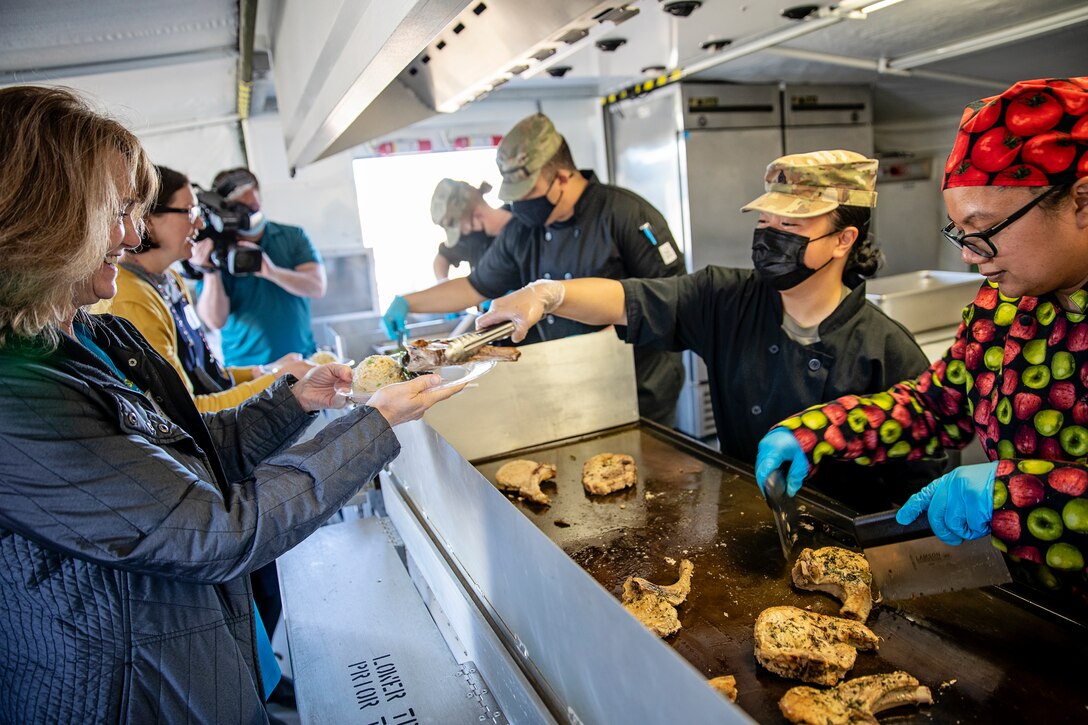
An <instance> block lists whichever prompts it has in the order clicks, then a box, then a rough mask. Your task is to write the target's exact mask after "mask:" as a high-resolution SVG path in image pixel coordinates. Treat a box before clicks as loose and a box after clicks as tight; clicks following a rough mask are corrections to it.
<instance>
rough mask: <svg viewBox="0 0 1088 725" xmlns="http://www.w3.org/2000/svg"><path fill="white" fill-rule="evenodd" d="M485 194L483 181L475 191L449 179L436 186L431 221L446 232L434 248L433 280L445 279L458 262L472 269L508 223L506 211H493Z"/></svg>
mask: <svg viewBox="0 0 1088 725" xmlns="http://www.w3.org/2000/svg"><path fill="white" fill-rule="evenodd" d="M489 191H491V184H489V183H487V182H486V181H485V182H483V183H482V184H480V188H478V189H477V188H476V187H474V186H472V185H471V184H468V183H466V182H464V181H455V180H453V179H442V181H440V182H438V186H436V187H435V190H434V194H433V195H432V196H431V220H432V221H433V222H434V223H435V224H437V225H438V226H440V227H442V228H443V229H444V230H445V231H446V241H445V243H443V244H440V245H438V253H437V254H436V255H435V257H434V261H433V262H432V265H431V266H432V268H433V269H434V276H435V279H437V280H439V281H442V280H445V279H447V278H448V277H449V274H450V269H451V268H452V267H456V266H458V265H460V264H461V263H462V262H468V264H469V266H470V267H475V266H476V263H477V262H478V261H479V260H480V258H481V257H483V256H484V253H486V252H487V250H488V249H490V248H491V243H492V242H493V241H495V237H496V236H498V234H499V232H501V231H502V228H503V227H504V226H506V222H508V221H510V210H509V209H507V208H505V207H504V208H501V209H496V208H494V207H492V206H491V205H490V204H488V203H487V202H486V201H484V194H486V193H487V192H489Z"/></svg>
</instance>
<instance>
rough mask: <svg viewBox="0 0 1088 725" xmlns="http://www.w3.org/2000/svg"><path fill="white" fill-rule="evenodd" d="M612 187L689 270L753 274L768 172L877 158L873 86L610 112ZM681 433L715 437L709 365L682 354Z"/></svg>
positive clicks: (721, 97)
mask: <svg viewBox="0 0 1088 725" xmlns="http://www.w3.org/2000/svg"><path fill="white" fill-rule="evenodd" d="M606 130H607V136H608V152H609V164H610V167H611V168H610V171H611V178H612V179H613V180H614V183H616V184H618V185H619V186H623V187H626V188H628V189H631V190H632V191H635V192H637V193H638V194H640V195H641V196H643V197H645V198H646V199H647V200H648V201H649V202H650V203H652V204H653V205H654V206H656V207H657V208H658V209H659V210H661V213H662V214H664V215H665V219H666V221H668V223H669V227H670V228H671V230H672V233H673V235H674V236H675V237H676V240H677V242H678V243H679V244H680V245H681V247H682V248H683V250H684V253H685V255H686V257H687V265H688V271H694V270H697V269H702V268H703V267H705V266H707V265H708V264H716V265H722V266H729V267H751V266H752V259H751V243H752V229H753V227H754V226H755V222H754V219H753V218H752V217H751V215H744V214H742V213H741V212H740V207H741V206H742V205H743V204H745V203H747V202H748V201H750V200H752V199H754V198H755V197H757V196H759V195H760V194H761V193H763V174H764V171H765V169H766V168H767V164H768V163H770V162H771V161H772V160H773V159H775V158H777V157H779V156H782V155H784V154H787V153H799V152H804V151H815V150H818V149H834V148H845V149H850V150H852V151H857V152H859V153H864V154H867V155H870V154H872V151H873V132H872V90H871V89H870V88H869V87H868V86H802V85H786V84H781V85H752V86H749V85H733V84H728V83H677V84H673V85H669V86H665V87H662V88H659V89H657V90H654V91H652V92H650V93H647V94H645V95H642V96H639V97H635V98H630V99H626V100H623V101H620V102H617V103H613V104H611V105H609V106H608V113H607V114H606ZM685 367H686V368H687V380H686V381H685V385H684V389H683V391H682V392H681V397H680V406H679V410H678V421H677V427H678V428H679V429H680V430H681V431H683V432H684V433H687V434H688V435H691V436H695V437H697V438H706V437H709V436H713V435H714V434H715V427H714V418H713V413H712V411H711V406H710V396H709V386H708V385H707V371H706V366H705V365H704V364H703V362H702V360H700V359H699V358H698V357H696V356H695V355H693V354H691V353H687V354H686V355H685Z"/></svg>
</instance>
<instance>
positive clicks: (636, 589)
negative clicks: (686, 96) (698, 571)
mask: <svg viewBox="0 0 1088 725" xmlns="http://www.w3.org/2000/svg"><path fill="white" fill-rule="evenodd" d="M694 571H695V565H694V564H692V563H691V562H690V561H689V560H687V559H681V560H680V579H679V580H678V581H677V582H676V583H675V584H669V585H667V586H665V585H662V584H654V583H653V582H648V581H646V580H645V579H643V578H642V577H638V576H632V577H627V581H625V582H624V583H623V596H622V597H621V598H620V601H621V602H623V606H624V607H625V608H626V609H627V611H628V612H630V613H631V614H633V615H634V616H635V619H637V620H638V621H640V622H642V623H643V624H644V625H646V627H647V628H649V629H650V631H651V632H653V633H654V634H656V635H657V636H658V637H668V636H669V635H670V634H673V633H674V632H677V631H679V629H680V618H679V617H677V616H676V607H677V606H678V605H680V604H681V603H683V601H684V600H685V599H687V597H688V593H689V592H691V575H692V573H693V572H694Z"/></svg>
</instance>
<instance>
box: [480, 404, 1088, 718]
mask: <svg viewBox="0 0 1088 725" xmlns="http://www.w3.org/2000/svg"><path fill="white" fill-rule="evenodd" d="M603 452H611V453H628V454H630V455H632V456H634V457H635V460H636V462H637V464H638V469H639V481H638V484H637V485H636V486H635V487H634V488H632V489H627V490H625V491H622V492H617V493H615V494H612V495H609V496H591V495H587V494H586V493H585V492H584V490H583V489H582V485H581V467H582V462H583V461H584V460H585V459H586V458H588V457H589V456H592V455H595V454H597V453H603ZM516 458H532V459H533V460H537V461H542V462H546V463H551V464H553V465H555V466H556V467H557V469H558V473H557V478H556V481H555V482H554V487H552V488H549V484H548V483H545V484H544V490H545V492H546V493H548V495H549V496H550V498H551V500H552V504H551V505H550V506H538V505H536V504H531V503H527V502H525V501H518V500H517V499H516V497H510V498H511V501H512V503H513V504H514V505H515V506H517V507H518V508H519V509H520V510H521V511H522V512H523V513H524V514H525V516H526V517H527V518H528V519H529V520H530V521H532V522H533V523H534V524H535V525H536V526H537V527H538V528H539V529H540V530H541V531H542V532H543V533H544V534H545V535H546V536H547V537H548V538H550V539H551V540H552V541H554V542H555V543H556V544H557V545H558V546H560V547H561V548H562V549H563V550H564V551H565V552H566V553H567V554H568V555H569V556H570V557H571V558H572V559H573V560H574V561H575V562H577V563H578V564H579V565H580V566H581V567H582V568H583V569H584V570H585V571H586V572H587V573H589V574H590V575H591V576H592V577H593V578H594V579H595V580H596V581H597V582H598V583H600V584H601V585H602V586H604V587H605V588H606V589H608V590H609V591H611V592H612V593H613V594H614V595H615V596H616V597H617V598H618V597H619V594H620V591H621V587H622V583H623V581H624V579H626V578H627V577H628V576H631V575H639V576H644V577H647V578H649V579H650V580H651V581H658V582H662V583H670V582H671V581H673V580H675V578H676V576H677V565H676V564H670V563H668V562H667V561H666V557H669V558H671V559H673V560H676V561H679V560H680V559H681V558H688V559H691V560H692V562H693V563H694V565H695V574H694V580H693V586H692V592H691V595H690V596H689V597H688V600H687V601H686V602H685V603H684V604H682V605H681V606H680V607H679V615H680V621H681V623H682V624H683V629H681V630H680V631H679V632H678V633H677V634H675V635H673V636H672V637H670V638H669V639H667V640H666V642H667V643H668V644H670V645H671V646H672V647H673V649H674V650H675V651H676V652H677V653H679V654H680V655H681V656H683V657H684V658H685V659H687V660H688V661H689V662H690V663H691V664H692V665H693V666H694V667H695V668H696V669H697V670H698V671H699V672H701V673H703V674H704V675H705V676H706V677H708V678H709V677H715V676H717V675H723V674H733V675H735V676H736V678H737V690H738V693H739V696H738V700H737V703H738V705H740V707H741V708H743V709H744V710H745V711H746V712H747V713H748V714H749V715H750V716H751V717H753V718H754V719H756V720H757V721H759V722H761V723H774V722H784V719H783V718H782V716H781V714H780V712H779V710H778V704H777V703H778V700H779V699H780V698H781V697H782V695H783V694H785V692H786V690H788V689H789V688H790V687H793V686H795V685H797V684H801V683H799V682H796V681H793V680H787V679H784V678H781V677H778V676H777V675H774V674H772V673H770V672H768V671H766V670H764V669H763V668H762V667H760V666H759V665H758V664H757V663H756V661H755V657H754V655H753V646H754V645H753V624H754V622H755V618H756V616H757V615H758V614H759V613H760V611H762V610H763V609H764V608H766V607H769V606H774V605H781V604H792V605H794V606H799V607H805V608H809V609H811V610H812V611H816V612H821V613H824V614H831V615H834V614H836V613H837V611H838V603H837V601H836V600H834V599H833V598H831V597H829V596H826V595H822V594H818V593H811V592H803V591H800V590H795V589H793V588H792V587H791V586H790V583H789V567H788V565H787V564H786V562H785V561H784V560H783V557H782V554H781V550H780V549H779V545H778V539H777V536H776V534H775V531H774V528H773V523H772V520H771V516H770V512H769V510H768V509H767V506H766V504H765V503H764V501H763V499H762V497H761V495H760V494H759V491H758V489H757V488H756V486H755V483H754V480H753V478H752V476H751V474H750V469H749V470H746V469H745V468H744V467H742V466H739V465H734V464H732V463H731V462H729V461H728V460H726V459H724V458H722V457H721V456H719V455H718V454H717V453H716V452H714V451H712V450H710V449H707V448H704V447H702V446H699V445H697V444H695V443H693V442H688V439H685V438H683V437H681V436H678V435H676V434H674V433H671V432H669V431H666V430H665V429H661V428H658V427H657V426H653V425H652V424H647V423H646V422H645V421H643V422H642V424H641V425H639V426H636V427H633V428H625V429H620V430H614V431H610V432H605V433H603V434H599V435H595V436H588V437H583V438H580V439H577V440H572V441H565V442H561V443H555V444H550V445H543V446H538V447H535V448H531V449H525V450H521V451H516V452H513V453H509V454H505V455H503V456H501V457H496V458H491V459H487V460H482V461H475V462H474V464H475V465H476V467H477V469H478V470H479V471H480V472H481V473H482V474H483V475H484V476H485V477H487V478H488V480H491V481H494V476H495V472H496V471H497V470H498V468H499V467H500V466H501V465H502V464H503V463H505V462H506V461H509V460H512V459H516ZM805 506H806V509H807V513H806V521H807V523H808V526H807V527H806V529H807V530H806V531H805V532H804V536H805V538H804V540H803V541H802V543H803V544H804V545H809V546H823V545H828V544H837V545H848V546H849V545H851V544H852V543H853V539H852V533H850V534H846V533H844V529H847V528H849V523H848V522H849V521H850V520H851V519H850V517H849V516H848V515H846V514H843V513H841V512H836V511H834V510H833V509H831V508H824V507H823V506H822V504H821V502H820V500H819V499H818V498H816V499H806V502H805ZM867 624H868V626H869V627H870V628H872V629H873V631H874V632H876V633H877V634H878V635H879V636H880V638H881V643H880V649H879V651H877V652H875V653H870V652H861V653H859V654H858V659H857V663H856V664H855V666H854V668H853V670H851V672H850V673H849V676H851V677H855V676H859V675H867V674H876V673H882V672H890V671H893V670H897V669H903V670H906V671H908V672H910V673H911V674H913V675H914V676H915V677H917V678H918V679H919V680H921V681H922V682H923V683H924V684H926V685H928V686H929V687H930V689H931V690H932V692H933V697H934V704H933V705H932V706H930V707H925V708H921V709H912V708H903V709H901V710H893V711H890V712H889V713H888V714H887V715H886V716H883V717H882V718H881V719H882V721H888V720H891V721H893V722H925V721H938V722H955V721H962V722H1014V721H1024V722H1028V721H1033V720H1036V719H1037V718H1038V717H1040V716H1042V714H1043V713H1045V717H1047V718H1048V719H1052V720H1054V721H1056V722H1057V721H1062V722H1064V721H1076V720H1079V719H1082V718H1083V716H1084V712H1085V706H1086V705H1088V694H1086V693H1085V691H1084V688H1083V687H1082V686H1080V685H1079V684H1078V682H1077V680H1078V679H1079V674H1077V673H1078V672H1079V671H1078V670H1077V669H1076V668H1075V667H1071V666H1070V665H1069V664H1067V663H1070V662H1072V661H1074V659H1073V658H1070V657H1069V655H1070V654H1072V653H1075V652H1080V651H1083V647H1084V645H1085V644H1088V637H1085V636H1084V632H1083V630H1079V629H1078V628H1075V627H1068V626H1062V625H1061V624H1059V623H1057V622H1055V621H1052V620H1050V619H1048V618H1046V617H1043V616H1040V615H1039V614H1038V613H1037V612H1034V611H1032V610H1030V609H1026V608H1024V607H1022V606H1019V605H1018V604H1016V603H1015V602H1013V601H1011V600H1009V599H1007V598H1005V597H1004V596H1003V595H1002V593H1001V592H1000V591H999V590H990V589H987V590H976V591H968V592H957V593H954V594H947V595H939V596H934V597H928V598H926V599H921V600H915V601H910V602H906V603H902V604H900V605H898V606H895V607H891V606H879V605H878V606H876V607H875V608H874V610H873V614H872V615H871V616H870V619H869V621H868V623H867Z"/></svg>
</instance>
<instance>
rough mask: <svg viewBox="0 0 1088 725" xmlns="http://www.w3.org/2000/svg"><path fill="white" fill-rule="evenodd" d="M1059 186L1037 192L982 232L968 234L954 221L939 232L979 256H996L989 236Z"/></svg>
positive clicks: (990, 257) (991, 257)
mask: <svg viewBox="0 0 1088 725" xmlns="http://www.w3.org/2000/svg"><path fill="white" fill-rule="evenodd" d="M1060 188H1061V187H1060V186H1052V187H1050V188H1049V189H1047V190H1046V191H1044V192H1043V193H1042V194H1039V196H1037V197H1035V198H1034V199H1032V200H1031V201H1029V202H1028V203H1027V204H1025V205H1024V206H1022V207H1020V208H1019V209H1017V210H1016V211H1014V212H1013V213H1012V214H1010V215H1009V216H1007V217H1006V218H1005V219H1004V220H1002V221H1000V222H998V223H997V224H994V225H993V226H992V227H990V228H989V229H987V230H986V231H984V232H971V233H970V234H968V233H966V232H964V231H963V230H962V229H960V228H959V227H957V226H956V222H948V225H947V226H945V228H944V229H942V230H941V234H943V235H944V238H945V239H947V240H948V241H950V242H951V243H952V244H955V245H956V246H957V247H959V248H960V249H964V248H966V249H969V250H971V252H972V253H974V254H977V255H978V256H980V257H985V258H986V259H993V258H994V257H996V256H997V245H995V244H994V243H993V240H992V239H991V237H993V236H994V235H996V234H997V233H999V232H1001V231H1004V230H1005V229H1006V228H1007V227H1008V226H1009V225H1010V224H1012V223H1013V222H1015V221H1016V220H1017V219H1019V218H1020V217H1022V216H1024V215H1025V214H1027V213H1028V212H1029V211H1031V210H1032V209H1034V208H1035V206H1036V205H1037V204H1038V203H1039V202H1041V201H1042V200H1043V199H1045V198H1047V197H1048V196H1050V195H1051V194H1052V193H1054V192H1055V191H1057V190H1058V189H1060Z"/></svg>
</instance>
